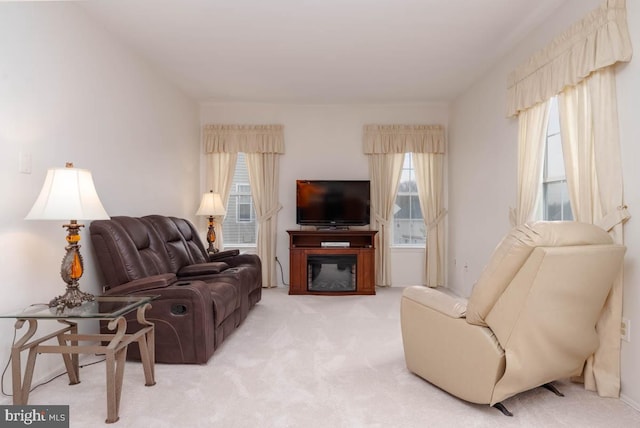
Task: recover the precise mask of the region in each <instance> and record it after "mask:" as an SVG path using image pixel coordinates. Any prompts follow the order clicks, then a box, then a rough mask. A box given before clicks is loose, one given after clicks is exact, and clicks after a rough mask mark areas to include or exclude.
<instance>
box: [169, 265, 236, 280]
mask: <svg viewBox="0 0 640 428" xmlns="http://www.w3.org/2000/svg"><path fill="white" fill-rule="evenodd" d="M227 269H229V265H228V264H226V263H225V262H209V263H196V264H192V265H187V266H184V267H182V269H180V270H179V271H178V277H180V278H187V277H192V276H200V275H214V274H217V273H220V272H223V271H225V270H227Z"/></svg>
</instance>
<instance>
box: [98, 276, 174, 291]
mask: <svg viewBox="0 0 640 428" xmlns="http://www.w3.org/2000/svg"><path fill="white" fill-rule="evenodd" d="M177 281H178V278H177V277H176V275H175V274H173V273H163V274H160V275H153V276H148V277H146V278H140V279H136V280H133V281H130V282H126V283H124V284H120V285H117V286H115V287H111V288H109V289H108V290H105V292H104V295H105V296H114V295H126V294H132V293H137V292H140V291H147V290H157V289H159V288H165V287H168V286H170V285H172V284H175V283H176V282H177Z"/></svg>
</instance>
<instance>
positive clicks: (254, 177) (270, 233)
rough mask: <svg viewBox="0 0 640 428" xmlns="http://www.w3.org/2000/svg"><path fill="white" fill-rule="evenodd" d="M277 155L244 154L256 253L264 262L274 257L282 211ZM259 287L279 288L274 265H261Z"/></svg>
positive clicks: (278, 156) (268, 263)
mask: <svg viewBox="0 0 640 428" xmlns="http://www.w3.org/2000/svg"><path fill="white" fill-rule="evenodd" d="M279 158H280V155H279V154H278V153H247V168H248V169H249V181H250V183H251V194H252V195H253V201H254V205H255V210H256V216H257V220H258V231H259V233H258V242H257V251H258V254H259V255H260V258H261V259H262V260H263V261H264V260H275V258H276V235H277V231H278V211H280V209H281V208H282V205H280V201H279V199H278V181H279V180H278V160H279ZM262 286H263V287H267V288H271V287H277V286H278V280H277V277H276V269H275V264H274V263H271V262H267V263H263V264H262Z"/></svg>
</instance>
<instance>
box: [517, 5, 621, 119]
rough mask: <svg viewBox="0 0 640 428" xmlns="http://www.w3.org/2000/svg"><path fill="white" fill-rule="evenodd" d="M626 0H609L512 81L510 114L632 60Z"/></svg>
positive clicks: (526, 66)
mask: <svg viewBox="0 0 640 428" xmlns="http://www.w3.org/2000/svg"><path fill="white" fill-rule="evenodd" d="M631 55H632V47H631V39H630V36H629V29H628V27H627V11H626V7H625V0H605V1H604V2H603V3H602V4H601V5H600V7H599V8H598V9H595V10H593V11H591V12H590V13H589V14H588V15H587V16H586V17H585V18H583V19H582V20H581V21H578V22H577V23H575V24H574V25H572V26H571V27H570V28H569V29H568V30H567V31H565V32H564V33H562V34H561V35H559V36H558V37H556V38H555V39H554V40H553V41H552V42H551V43H550V44H549V45H548V46H547V47H545V48H544V49H542V50H541V51H539V52H538V53H536V54H535V55H533V56H532V57H531V58H529V60H527V61H526V62H525V63H524V64H522V65H520V66H519V67H518V68H517V69H515V70H514V71H513V72H511V74H510V75H509V78H508V85H507V86H508V93H507V103H508V105H507V115H508V116H517V115H518V114H519V113H520V112H521V111H523V110H526V109H528V108H530V107H532V106H534V105H536V104H538V103H540V102H542V101H544V100H547V99H549V98H551V97H553V96H555V95H557V94H558V93H559V92H561V91H562V89H563V88H565V87H567V86H574V85H576V84H577V83H579V82H580V81H582V80H583V79H584V78H585V77H587V76H588V75H589V74H591V73H592V72H593V71H595V70H598V69H601V68H604V67H608V66H610V65H613V64H615V63H616V62H620V61H629V60H631Z"/></svg>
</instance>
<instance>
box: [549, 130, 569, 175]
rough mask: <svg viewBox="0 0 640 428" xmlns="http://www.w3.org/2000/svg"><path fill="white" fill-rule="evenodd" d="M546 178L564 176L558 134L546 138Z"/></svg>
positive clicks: (560, 143) (560, 142)
mask: <svg viewBox="0 0 640 428" xmlns="http://www.w3.org/2000/svg"><path fill="white" fill-rule="evenodd" d="M546 170H547V174H546V175H547V178H564V176H565V173H564V158H563V156H562V140H561V139H560V134H556V135H553V136H550V137H549V138H548V139H547V168H546Z"/></svg>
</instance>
